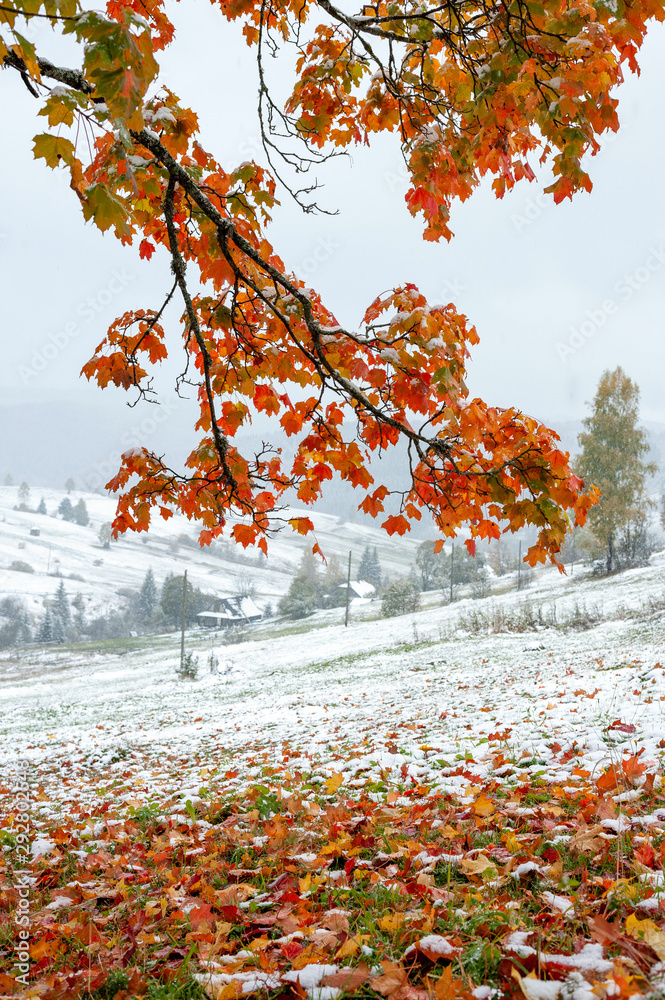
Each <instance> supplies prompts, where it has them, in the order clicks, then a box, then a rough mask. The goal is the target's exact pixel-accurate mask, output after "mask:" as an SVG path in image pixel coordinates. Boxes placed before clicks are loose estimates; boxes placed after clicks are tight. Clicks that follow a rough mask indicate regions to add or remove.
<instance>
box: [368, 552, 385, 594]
mask: <svg viewBox="0 0 665 1000" xmlns="http://www.w3.org/2000/svg"><path fill="white" fill-rule="evenodd" d="M370 569H371V574H372V575H371V577H370V581H369V582H370V583H373V584H374V586H375V587H377V588H379V587H380V586H381V577H382V573H381V563H380V562H379V553H378V552H377V551H376V545H375V546H374V549H373V551H372V562H371V567H370Z"/></svg>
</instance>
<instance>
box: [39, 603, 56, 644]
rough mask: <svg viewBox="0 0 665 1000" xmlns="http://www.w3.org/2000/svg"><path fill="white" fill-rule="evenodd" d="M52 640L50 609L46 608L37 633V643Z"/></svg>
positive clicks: (52, 630)
mask: <svg viewBox="0 0 665 1000" xmlns="http://www.w3.org/2000/svg"><path fill="white" fill-rule="evenodd" d="M53 639H54V629H53V615H52V614H51V609H50V608H47V609H46V611H45V612H44V617H43V618H42V620H41V623H40V626H39V629H38V631H37V642H53Z"/></svg>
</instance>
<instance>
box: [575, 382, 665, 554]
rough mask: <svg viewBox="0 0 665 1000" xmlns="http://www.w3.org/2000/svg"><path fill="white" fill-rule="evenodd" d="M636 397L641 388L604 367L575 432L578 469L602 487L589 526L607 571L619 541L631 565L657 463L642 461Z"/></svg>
mask: <svg viewBox="0 0 665 1000" xmlns="http://www.w3.org/2000/svg"><path fill="white" fill-rule="evenodd" d="M639 401H640V390H639V387H638V386H637V384H636V383H635V382H633V381H632V380H631V379H630V378H628V376H627V375H626V374H625V372H624V371H623V369H622V368H620V367H619V368H615V369H614V371H605V372H603V374H602V376H601V379H600V382H599V383H598V388H597V390H596V395H595V397H594V400H593V403H592V404H591V414H590V415H589V416H588V417H586V418H585V420H584V421H583V425H584V431H583V432H582V433H581V434H580V435H579V436H578V442H579V444H580V446H581V448H582V452H581V454H580V456H579V458H578V461H577V471H578V474H579V475H580V476H581V477H582V478H583V479H585V480H587V482H588V483H589V484H593V485H594V486H597V487H598V488H599V489H600V491H601V497H600V502H599V503H598V504H597V505H596V506H595V507H593V508H592V509H591V511H590V513H589V525H590V527H591V530H592V531H593V533H594V536H595V537H596V539H597V541H598V542H599V544H600V546H602V549H603V551H604V564H605V572H606V573H613V572H614V571H615V570H617V569H620V568H621V565H622V559H621V555H620V549H621V548H622V546H623V547H624V548H627V549H628V550H630V552H629V556H628V559H627V560H625V564H628V565H631V564H634V561H635V553H634V549H635V538H636V536H637V537H638V538H640V537H641V536H643V534H644V532H645V520H646V515H647V512H648V509H649V506H650V501H649V500H648V498H647V496H646V482H647V479H648V477H649V476H650V475H652V474H653V473H654V472H655V471H656V466H655V465H654V464H653V463H647V462H645V461H644V456H645V455H646V454H647V453H648V451H649V443H648V439H647V433H646V431H645V430H643V429H642V428H640V427H639V426H638V420H639Z"/></svg>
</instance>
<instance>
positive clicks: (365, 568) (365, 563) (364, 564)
mask: <svg viewBox="0 0 665 1000" xmlns="http://www.w3.org/2000/svg"><path fill="white" fill-rule="evenodd" d="M371 572H372V554H371V552H370V548H369V545H366V546H365V548H364V549H363V554H362V557H361V559H360V565H359V566H358V579H359V580H365V581H366V582H367V583H370V582H371V581H370V575H371Z"/></svg>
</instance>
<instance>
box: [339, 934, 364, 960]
mask: <svg viewBox="0 0 665 1000" xmlns="http://www.w3.org/2000/svg"><path fill="white" fill-rule="evenodd" d="M359 948H360V945H359V944H358V942H357V941H356V940H355V938H352V937H350V938H347V939H346V941H345V942H344V944H343V945H342V947H341V948H338V950H337V951H336V953H335V958H348V956H349V955H355V953H356V952H357V951H358V949H359Z"/></svg>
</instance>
